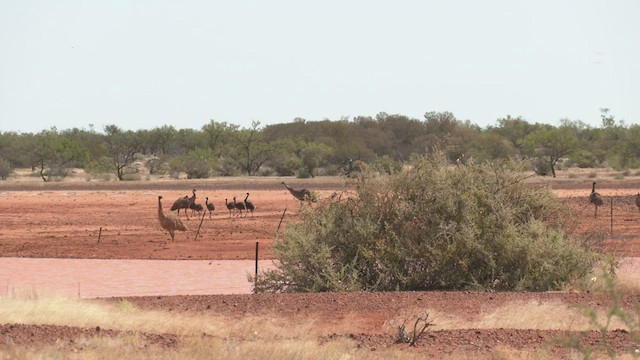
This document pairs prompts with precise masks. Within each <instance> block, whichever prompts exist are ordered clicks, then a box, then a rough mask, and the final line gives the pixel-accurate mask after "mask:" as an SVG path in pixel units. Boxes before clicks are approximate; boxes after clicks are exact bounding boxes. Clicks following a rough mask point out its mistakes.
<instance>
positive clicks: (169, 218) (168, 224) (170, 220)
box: [158, 196, 187, 241]
mask: <svg viewBox="0 0 640 360" xmlns="http://www.w3.org/2000/svg"><path fill="white" fill-rule="evenodd" d="M185 212H186V210H185ZM158 221H160V226H162V228H163V229H165V230H167V231H168V232H169V235H171V241H174V239H175V233H176V230H178V231H187V227H186V226H184V224H183V223H182V221H180V219H178V218H177V217H175V216H173V215H165V214H164V211H163V210H162V196H158Z"/></svg>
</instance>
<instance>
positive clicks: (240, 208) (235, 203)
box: [233, 196, 246, 217]
mask: <svg viewBox="0 0 640 360" xmlns="http://www.w3.org/2000/svg"><path fill="white" fill-rule="evenodd" d="M233 206H234V207H235V208H236V209H238V211H240V217H242V210H244V209H245V208H244V203H241V202H236V197H235V196H234V197H233ZM245 215H246V214H245Z"/></svg>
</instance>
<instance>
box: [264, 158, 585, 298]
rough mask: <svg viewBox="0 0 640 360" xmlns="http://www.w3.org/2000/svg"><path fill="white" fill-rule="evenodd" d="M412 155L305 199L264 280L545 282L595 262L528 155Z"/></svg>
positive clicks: (406, 284) (278, 285)
mask: <svg viewBox="0 0 640 360" xmlns="http://www.w3.org/2000/svg"><path fill="white" fill-rule="evenodd" d="M411 165H412V167H411V168H410V170H405V171H402V172H400V173H397V174H395V175H391V176H387V177H370V176H367V175H366V174H365V175H363V176H362V177H361V178H360V179H359V180H358V181H357V183H356V185H355V193H354V194H352V196H342V197H338V196H335V197H333V198H332V199H331V200H327V201H325V202H324V203H322V202H321V203H320V204H319V205H318V206H317V207H315V208H310V207H306V206H305V207H303V208H302V209H301V212H300V221H299V222H296V223H293V224H291V225H290V226H288V228H287V229H286V231H285V236H284V239H283V240H279V241H276V243H275V244H274V246H273V251H274V252H275V254H276V256H277V258H278V260H279V261H278V263H277V268H276V269H275V270H272V271H268V272H266V273H264V274H261V275H260V277H259V279H258V280H259V281H258V282H257V284H256V290H257V291H355V290H373V291H377V290H381V291H389V290H434V289H450V290H458V289H496V290H529V291H543V290H552V289H559V288H562V287H563V286H564V285H566V284H567V283H569V282H571V281H573V280H575V279H577V278H579V277H582V276H584V275H586V274H587V273H588V272H589V271H590V270H591V268H592V264H593V262H594V261H595V259H596V256H595V254H594V253H592V252H590V251H589V250H588V249H585V248H583V247H581V246H580V245H579V244H577V243H575V242H573V241H571V240H570V239H568V238H567V237H566V235H565V233H564V231H563V229H562V225H561V219H562V218H563V214H564V212H563V207H562V206H561V204H560V203H559V201H558V200H557V199H556V198H555V196H554V195H553V194H552V193H551V192H550V191H549V190H548V189H546V188H544V187H536V186H531V185H527V184H526V179H525V175H523V172H521V171H520V170H521V169H522V167H521V165H523V164H521V163H518V162H507V161H503V162H500V163H483V164H478V163H474V162H473V161H470V162H468V163H467V164H464V165H459V166H454V165H450V164H448V163H447V162H446V161H444V160H443V157H442V156H441V155H440V154H436V155H434V156H431V157H419V158H416V159H414V160H413V161H412V164H411Z"/></svg>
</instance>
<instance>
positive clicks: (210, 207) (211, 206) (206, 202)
mask: <svg viewBox="0 0 640 360" xmlns="http://www.w3.org/2000/svg"><path fill="white" fill-rule="evenodd" d="M204 204H205V205H207V210H209V219H211V212H212V211H213V210H215V209H216V207H215V206H214V205H213V203H210V202H209V197H205V198H204Z"/></svg>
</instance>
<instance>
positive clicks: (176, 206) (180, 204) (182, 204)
mask: <svg viewBox="0 0 640 360" xmlns="http://www.w3.org/2000/svg"><path fill="white" fill-rule="evenodd" d="M188 208H189V196H185V197H181V198H179V199H178V200H176V201H174V202H173V205H172V206H171V211H176V210H178V216H180V209H184V214H185V215H186V216H187V220H189V214H187V209H188Z"/></svg>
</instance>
